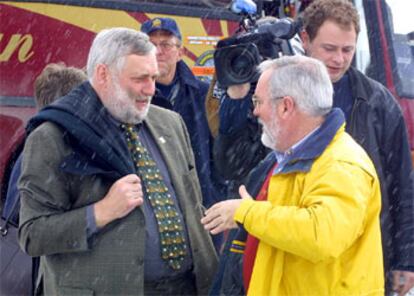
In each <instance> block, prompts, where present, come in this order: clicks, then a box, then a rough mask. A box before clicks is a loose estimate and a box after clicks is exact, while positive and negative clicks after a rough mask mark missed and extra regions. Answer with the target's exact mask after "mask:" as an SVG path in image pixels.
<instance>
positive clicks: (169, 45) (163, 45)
mask: <svg viewBox="0 0 414 296" xmlns="http://www.w3.org/2000/svg"><path fill="white" fill-rule="evenodd" d="M152 44H154V46H155V47H158V48H159V49H161V50H162V51H170V50H171V49H173V47H174V46H175V47H179V46H180V45H179V44H176V43H171V42H167V41H165V42H161V43H158V44H157V43H154V42H153V43H152Z"/></svg>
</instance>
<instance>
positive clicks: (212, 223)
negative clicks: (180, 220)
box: [201, 185, 252, 234]
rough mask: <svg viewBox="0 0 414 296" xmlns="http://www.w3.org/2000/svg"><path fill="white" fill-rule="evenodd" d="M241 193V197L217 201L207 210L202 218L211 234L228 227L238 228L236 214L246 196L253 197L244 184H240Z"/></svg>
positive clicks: (202, 222)
mask: <svg viewBox="0 0 414 296" xmlns="http://www.w3.org/2000/svg"><path fill="white" fill-rule="evenodd" d="M239 194H240V196H241V199H229V200H225V201H222V202H219V203H216V204H215V205H213V206H212V207H211V208H209V209H208V210H207V211H206V212H205V217H203V218H202V219H201V224H203V225H204V228H205V229H206V230H208V231H210V233H211V234H218V233H220V232H223V231H225V230H228V229H232V228H237V223H236V222H235V221H234V214H235V213H236V210H237V209H238V208H239V206H240V204H241V202H242V201H243V199H245V198H252V197H251V196H250V195H249V193H248V192H247V191H246V187H245V186H244V185H242V186H240V188H239Z"/></svg>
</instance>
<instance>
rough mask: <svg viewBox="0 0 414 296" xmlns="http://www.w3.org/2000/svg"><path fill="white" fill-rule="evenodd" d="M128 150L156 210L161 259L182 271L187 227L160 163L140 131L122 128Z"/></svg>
mask: <svg viewBox="0 0 414 296" xmlns="http://www.w3.org/2000/svg"><path fill="white" fill-rule="evenodd" d="M122 129H123V130H124V132H125V135H126V140H127V144H128V149H129V151H130V153H131V156H132V159H133V161H134V164H135V168H136V170H137V173H138V175H139V176H140V177H141V182H142V183H143V190H144V192H145V193H146V196H147V198H148V200H149V201H150V204H151V206H152V208H153V210H154V214H155V218H156V220H157V224H158V231H159V234H160V243H161V258H162V259H163V260H165V261H166V262H167V263H168V265H169V266H170V267H171V268H173V269H174V270H178V269H180V268H181V263H182V262H183V260H184V257H185V255H186V253H187V245H186V243H185V236H184V226H183V222H182V221H181V218H180V216H179V214H178V212H177V208H176V205H175V203H174V200H173V198H172V196H171V194H170V193H169V192H168V187H167V186H166V185H165V182H164V179H163V178H162V175H161V173H160V170H159V169H158V167H157V164H156V163H155V161H154V160H153V159H152V157H151V155H150V154H149V153H148V151H147V149H146V148H145V147H144V145H142V143H141V141H140V140H139V138H138V131H137V130H136V128H135V126H133V125H124V124H123V125H122Z"/></svg>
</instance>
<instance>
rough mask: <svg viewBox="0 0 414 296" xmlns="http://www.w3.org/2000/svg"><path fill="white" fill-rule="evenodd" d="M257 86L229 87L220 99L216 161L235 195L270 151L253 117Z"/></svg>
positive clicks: (295, 41)
mask: <svg viewBox="0 0 414 296" xmlns="http://www.w3.org/2000/svg"><path fill="white" fill-rule="evenodd" d="M275 20H277V18H276V17H273V16H266V17H263V18H261V19H259V20H257V23H256V24H257V26H261V25H264V24H268V23H270V22H274V21H275ZM289 43H290V46H291V47H292V50H293V52H294V53H295V54H303V53H304V50H303V47H302V44H301V40H300V38H299V36H298V35H295V37H294V38H292V39H291V40H290V41H289ZM255 88H256V82H247V83H244V84H239V85H230V86H228V87H227V89H226V92H224V94H223V96H222V97H221V98H220V109H219V122H220V124H219V133H218V135H217V138H216V140H215V144H214V150H213V155H214V161H215V164H216V167H217V170H218V171H219V172H220V173H221V174H222V175H223V177H224V178H226V179H228V180H232V181H233V183H234V184H233V187H234V189H235V191H236V192H237V190H238V185H239V184H241V183H243V180H244V178H245V177H246V176H247V174H248V173H249V172H250V171H251V170H252V169H253V168H254V167H255V166H256V165H257V164H258V163H259V162H260V161H261V160H262V159H264V158H265V156H266V155H267V154H268V152H269V151H270V150H269V149H268V148H267V147H265V146H264V145H263V144H262V143H261V141H260V137H261V126H260V124H259V122H258V121H257V118H256V117H255V116H253V104H252V100H251V98H252V95H253V93H254V90H255Z"/></svg>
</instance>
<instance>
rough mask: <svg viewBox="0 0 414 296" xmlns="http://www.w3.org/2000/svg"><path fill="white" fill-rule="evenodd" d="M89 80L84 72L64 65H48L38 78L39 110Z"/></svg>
mask: <svg viewBox="0 0 414 296" xmlns="http://www.w3.org/2000/svg"><path fill="white" fill-rule="evenodd" d="M86 80H87V76H86V74H85V72H84V71H82V70H81V69H78V68H75V67H67V66H65V65H64V64H63V63H62V64H54V63H52V64H48V65H46V67H45V68H44V69H43V71H42V73H40V75H39V76H37V78H36V81H35V87H34V95H35V99H36V106H37V108H39V109H40V108H43V107H45V106H47V105H49V104H50V103H52V102H53V101H55V100H56V99H58V98H60V97H63V96H65V95H67V94H68V93H69V92H70V91H71V90H72V89H73V88H75V87H76V86H78V85H80V84H81V83H82V82H84V81H86Z"/></svg>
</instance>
